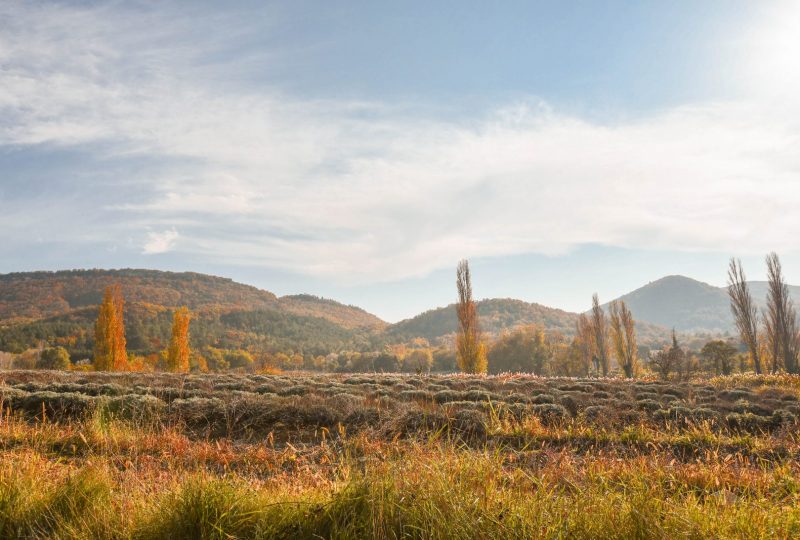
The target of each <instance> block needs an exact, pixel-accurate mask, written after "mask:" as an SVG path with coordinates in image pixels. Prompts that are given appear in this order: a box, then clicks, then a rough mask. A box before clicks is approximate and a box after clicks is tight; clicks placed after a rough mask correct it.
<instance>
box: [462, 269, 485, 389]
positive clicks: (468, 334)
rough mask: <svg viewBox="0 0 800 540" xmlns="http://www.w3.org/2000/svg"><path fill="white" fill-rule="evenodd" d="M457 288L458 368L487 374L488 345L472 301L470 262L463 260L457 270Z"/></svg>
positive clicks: (468, 371) (466, 371) (467, 371)
mask: <svg viewBox="0 0 800 540" xmlns="http://www.w3.org/2000/svg"><path fill="white" fill-rule="evenodd" d="M456 288H457V289H458V303H457V304H456V315H457V316H458V324H459V331H458V335H457V336H456V353H457V357H456V359H457V361H458V367H459V368H460V369H461V371H463V372H465V373H486V371H487V368H488V362H487V359H486V344H484V343H483V341H482V339H481V331H480V327H479V325H478V311H477V308H476V307H475V301H474V300H473V299H472V279H471V277H470V273H469V262H467V261H466V260H463V261H461V262H459V263H458V268H457V269H456Z"/></svg>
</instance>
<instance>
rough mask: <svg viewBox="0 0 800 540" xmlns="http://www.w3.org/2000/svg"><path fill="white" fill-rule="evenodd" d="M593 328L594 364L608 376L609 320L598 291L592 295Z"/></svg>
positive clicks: (597, 369)
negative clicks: (601, 305) (598, 296)
mask: <svg viewBox="0 0 800 540" xmlns="http://www.w3.org/2000/svg"><path fill="white" fill-rule="evenodd" d="M592 330H593V332H594V366H595V371H602V373H603V377H607V376H608V370H609V367H610V366H609V361H608V356H609V354H608V321H607V320H606V314H605V312H604V311H603V308H601V307H600V300H599V299H598V298H597V293H595V294H593V295H592Z"/></svg>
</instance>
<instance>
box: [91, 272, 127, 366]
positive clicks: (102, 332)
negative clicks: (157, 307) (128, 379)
mask: <svg viewBox="0 0 800 540" xmlns="http://www.w3.org/2000/svg"><path fill="white" fill-rule="evenodd" d="M123 308H124V300H123V298H122V289H121V288H120V286H119V285H112V286H109V287H106V290H105V293H104V294H103V302H102V303H101V304H100V310H99V312H98V314H97V321H96V322H95V325H94V368H95V369H96V370H97V371H126V370H127V369H128V352H127V349H126V341H125V321H124V319H123Z"/></svg>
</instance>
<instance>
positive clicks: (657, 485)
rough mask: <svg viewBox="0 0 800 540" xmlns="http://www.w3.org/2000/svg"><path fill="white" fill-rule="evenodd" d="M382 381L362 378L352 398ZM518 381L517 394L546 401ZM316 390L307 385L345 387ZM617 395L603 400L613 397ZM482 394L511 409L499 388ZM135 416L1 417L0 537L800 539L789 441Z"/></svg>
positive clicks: (422, 409)
mask: <svg viewBox="0 0 800 540" xmlns="http://www.w3.org/2000/svg"><path fill="white" fill-rule="evenodd" d="M376 379H380V378H379V377H376V376H369V377H364V380H354V381H353V384H350V385H348V386H349V387H352V388H348V390H350V392H348V393H352V392H355V393H359V392H361V390H360V389H359V388H358V387H360V386H364V385H371V384H375V385H377V382H376ZM9 380H10V378H7V383H8V381H9ZM458 380H463V379H462V378H459V379H458ZM514 380H516V381H518V382H517V383H515V385H514V388H513V391H514V393H515V394H520V393H522V394H524V393H525V392H526V391H527V392H528V395H533V394H535V393H536V392H541V389H537V388H538V386H534V384H532V382H531V381H528V380H525V379H521V382H519V381H520V379H518V378H517V379H514ZM136 381H138V382H141V380H140V379H136ZM190 382H191V381H190ZM204 382H206V381H204ZM257 382H263V381H257ZM317 382H319V383H320V384H317V385H316V386H314V385H311V384H306V385H305V386H307V387H308V388H310V389H311V388H319V389H326V388H327V389H330V388H335V387H336V385H337V384H341V382H340V379H336V378H332V380H331V384H330V385H329V386H327V387H326V386H325V385H324V384H323V382H324V381H317ZM445 382H446V381H439V380H437V381H436V382H435V383H433V384H440V383H445ZM535 383H536V385H539V384H540V383H542V381H541V380H537V381H535ZM131 384H132V383H129V386H130V385H131ZM226 384H228V383H226ZM241 384H242V385H243V387H247V384H249V383H248V382H247V381H244V382H241ZM401 384H408V383H405V382H403V383H401ZM466 384H468V385H472V384H473V382H472V381H469V382H468V383H466ZM528 384H530V388H528V389H527V390H526V388H527V387H526V385H528ZM543 384H545V385H547V384H553V383H550V382H544V383H543ZM558 384H564V383H561V382H559V383H558ZM571 384H584V383H581V382H579V383H575V382H574V381H573V382H572V383H571ZM604 384H605V383H604ZM611 384H612V385H613V386H614V387H613V388H611V390H610V392H617V391H620V390H621V388H622V387H620V386H619V385H617V383H611ZM628 384H632V383H628ZM714 384H715V385H720V387H721V388H744V387H745V386H746V385H744V384H742V383H740V382H739V381H737V382H736V383H735V384H730V385H725V384H722V383H721V381H715V383H714ZM123 386H125V385H123ZM487 386H491V387H492V388H491V391H492V392H493V393H495V394H496V395H498V396H500V397H501V398H502V396H503V395H505V394H503V392H504V388H503V387H502V386H501V385H499V383H497V382H496V381H490V383H489V384H487ZM747 386H748V387H751V388H754V389H757V388H758V387H759V385H757V384H752V385H747ZM769 386H770V387H771V388H781V389H782V388H783V387H781V386H780V385H779V384H772V383H770V384H769ZM131 387H132V386H131ZM209 388H210V386H209ZM354 388H355V389H354ZM63 390H64V391H65V392H67V391H69V392H74V391H75V390H76V388H75V387H74V386H69V387H67V386H65V387H64V388H63ZM201 390H202V389H201ZM679 390H681V391H682V390H683V389H679ZM789 390H791V387H789V389H786V391H787V392H788V391H789ZM37 391H40V390H39V389H37ZM115 391H117V390H115ZM464 391H467V390H464ZM565 391H570V392H571V391H572V390H565ZM205 392H206V393H208V394H210V393H211V391H210V390H205ZM549 392H550V393H549V394H548V395H551V394H552V395H556V396H557V395H558V392H557V391H555V390H552V389H551V390H549ZM363 393H365V392H363ZM648 393H650V392H648ZM756 393H757V392H756ZM306 394H308V395H304V396H301V397H298V396H294V397H291V398H290V397H287V398H280V399H300V400H302V399H310V400H312V401H313V399H314V398H313V394H314V392H313V391H312V390H309V391H308V392H307V393H306ZM309 395H310V396H311V397H309ZM537 395H538V394H537ZM590 395H591V394H590ZM269 399H272V400H273V401H266V402H265V403H267V404H272V403H283V402H282V401H274V399H275V398H269ZM600 399H608V398H600ZM631 399H633V398H631ZM769 399H771V398H769ZM134 401H135V400H134ZM339 401H341V403H342V404H343V405H342V406H345V407H348V408H352V407H354V406H356V407H358V406H361V405H359V403H360V402H358V403H357V402H355V401H354V400H353V399H351V398H347V399H340V400H339ZM293 403H295V405H297V404H299V403H302V402H300V401H298V402H293ZM366 403H367V401H364V404H365V405H363V406H367V405H366ZM145 405H148V408H147V414H146V415H138V414H136V415H129V414H118V412H119V411H118V410H116V409H113V410H112V409H110V408H108V407H100V408H95V409H93V410H92V411H91V413H90V414H88V415H86V416H83V417H73V416H71V415H70V416H66V417H56V418H50V417H48V416H47V415H44V419H42V417H41V416H36V415H33V416H31V415H28V414H24V413H23V412H19V413H14V412H13V410H12V411H11V413H10V414H9V413H8V411H5V412H4V414H3V417H2V419H0V539H4V538H60V539H89V538H92V539H94V538H99V539H130V540H134V539H141V540H145V539H161V538H174V539H182V538H186V539H190V538H191V539H195V538H201V539H231V538H265V539H266V538H334V539H337V538H340V539H345V538H347V539H349V538H380V539H398V538H431V539H461V538H476V539H484V538H485V539H494V538H501V539H502V538H508V539H516V538H553V539H561V538H570V539H573V538H574V539H584V538H586V539H589V538H620V539H622V538H642V539H650V538H653V539H659V538H669V539H676V538H787V539H788V538H796V537H799V536H800V466H799V465H798V459H797V457H798V456H799V455H800V438H798V435H797V433H796V430H794V429H781V430H776V431H769V432H767V431H761V432H754V433H741V432H736V431H733V430H727V429H722V430H721V429H719V428H718V427H717V426H714V425H713V424H712V423H711V422H707V421H705V422H702V421H701V422H697V423H688V424H687V423H685V422H676V423H666V424H664V423H656V422H648V421H644V420H643V421H641V422H639V423H635V424H628V425H623V424H620V423H617V422H611V423H607V422H603V421H601V420H602V419H600V420H597V421H595V420H592V421H589V420H587V419H585V418H583V416H581V415H580V414H577V415H576V416H574V417H571V418H569V419H567V420H564V421H558V422H551V421H548V420H547V418H546V417H541V418H540V417H538V416H536V415H533V416H521V417H517V416H513V415H511V416H510V415H505V414H502V412H501V410H500V409H501V408H502V407H499V408H498V407H496V406H495V404H494V403H492V404H491V405H489V406H488V408H487V410H486V412H485V415H484V416H481V414H483V413H479V412H478V410H477V409H468V410H464V411H462V412H468V413H469V414H466V415H462V417H461V418H462V421H464V422H467V423H466V424H465V425H466V426H467V427H468V428H469V427H471V426H473V425H474V424H473V422H475V421H478V420H479V421H480V422H482V425H483V431H482V432H481V433H480V436H479V437H475V436H474V433H472V434H470V436H464V434H465V432H464V431H459V430H457V429H455V427H457V426H459V424H457V423H453V422H454V421H455V417H454V416H453V420H452V421H450V423H446V422H445V423H442V422H444V420H442V419H446V418H448V417H447V414H449V413H448V412H447V411H448V409H447V408H446V407H448V406H449V404H448V403H444V404H441V405H439V404H436V403H433V402H431V401H425V402H424V403H422V404H417V403H416V402H415V403H413V404H408V405H406V406H404V407H399V408H398V407H394V408H390V409H389V411H390V412H391V414H388V413H387V412H386V411H384V412H383V413H381V414H383V416H382V417H381V422H383V423H382V424H381V425H372V424H369V423H368V424H367V425H366V427H364V428H358V429H356V426H355V424H354V425H345V424H342V423H339V424H338V425H337V426H335V427H330V428H328V427H318V428H315V429H311V427H310V425H307V426H305V428H307V429H305V430H302V432H300V431H297V430H298V424H297V422H294V423H293V422H286V421H285V420H284V419H283V418H278V420H277V422H271V423H270V424H269V426H270V431H269V433H267V434H262V433H257V432H251V433H250V435H249V436H242V435H241V433H240V432H239V431H237V430H233V431H232V433H235V434H236V435H235V436H218V435H213V434H210V433H208V432H206V433H204V434H199V433H198V432H197V431H196V430H193V429H189V428H188V426H186V425H185V424H183V423H182V422H180V421H177V422H176V421H173V419H172V418H171V417H170V416H169V415H170V414H171V413H170V409H169V407H170V405H169V403H167V404H166V405H164V406H161V405H159V406H157V407H155V409H154V410H155V412H152V410H151V407H149V405H152V404H151V403H148V402H145ZM533 405H536V404H533ZM712 405H713V403H712ZM261 406H262V407H265V408H264V409H263V410H264V411H266V412H269V407H268V405H264V404H262V405H261ZM317 406H318V403H316V402H314V404H313V407H317ZM587 406H589V405H587ZM137 410H138V409H137ZM259 410H262V409H259ZM281 410H283V409H281ZM309 410H311V409H309ZM347 410H349V409H347ZM347 410H342V411H341V413H342V414H340V415H339V417H341V418H345V417H346V416H345V413H347ZM358 410H360V409H357V411H358ZM414 411H416V412H414ZM426 411H427V412H426ZM123 412H124V411H123ZM266 412H265V414H266ZM408 412H414V414H415V415H419V414H422V416H412V417H411V418H410V419H409V418H407V419H406V423H405V424H403V425H404V426H405V429H406V430H411V431H412V432H411V433H402V434H401V433H400V432H398V431H397V430H395V429H394V428H393V426H395V425H396V424H395V423H393V422H396V421H397V418H399V417H397V416H396V414H400V415H402V414H406V413H408ZM303 414H306V415H307V414H308V413H303ZM426 414H428V415H430V416H425V415H426ZM154 415H155V416H154ZM159 415H160V416H159ZM301 416H302V415H301ZM159 418H160V419H161V421H159ZM476 418H477V420H476ZM465 419H466V420H465ZM411 420H413V422H412V421H411ZM434 420H435V422H434V423H435V426H434V428H431V427H430V424H431V422H432V421H434ZM229 421H230V419H229ZM248 422H254V420H248ZM248 425H255V424H248ZM414 426H416V428H415V429H417V430H418V431H416V432H413V428H414Z"/></svg>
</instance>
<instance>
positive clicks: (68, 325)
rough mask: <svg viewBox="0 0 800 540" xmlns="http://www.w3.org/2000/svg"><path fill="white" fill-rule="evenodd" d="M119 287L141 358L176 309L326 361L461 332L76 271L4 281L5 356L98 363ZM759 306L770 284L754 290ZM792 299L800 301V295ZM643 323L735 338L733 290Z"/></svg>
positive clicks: (665, 294)
mask: <svg viewBox="0 0 800 540" xmlns="http://www.w3.org/2000/svg"><path fill="white" fill-rule="evenodd" d="M113 283H118V284H120V286H121V287H122V291H123V295H124V297H125V300H126V330H127V337H128V343H129V348H130V350H131V351H132V352H136V353H140V354H144V353H149V352H154V351H157V350H160V349H162V348H163V347H164V346H165V344H166V341H167V340H168V338H169V330H170V323H171V319H170V317H171V314H172V310H173V309H174V308H175V307H177V306H181V305H186V306H188V307H189V308H190V309H191V310H192V312H193V313H194V319H193V323H192V339H193V346H200V347H202V346H206V345H213V346H218V347H223V348H249V349H252V350H271V351H284V352H286V351H295V352H303V353H310V354H315V355H316V354H326V353H328V352H335V351H341V350H362V351H365V350H379V349H381V348H382V347H383V346H384V345H385V344H389V343H402V342H408V341H411V340H413V339H415V338H424V339H426V340H428V341H429V342H431V343H448V342H449V338H450V337H452V335H453V334H454V332H455V330H456V316H455V308H454V306H453V305H449V306H446V307H440V308H436V309H432V310H429V311H426V312H424V313H421V314H420V315H417V316H416V317H413V318H410V319H407V320H404V321H400V322H398V323H396V324H387V323H386V322H384V321H382V320H381V319H380V318H378V317H376V316H375V315H372V314H371V313H368V312H366V311H365V310H363V309H361V308H359V307H356V306H348V305H344V304H341V303H339V302H336V301H334V300H329V299H325V298H320V297H317V296H312V295H308V294H301V295H290V296H283V297H277V296H276V295H274V294H273V293H271V292H268V291H264V290H261V289H258V288H256V287H252V286H250V285H244V284H241V283H236V282H235V281H233V280H230V279H227V278H221V277H216V276H209V275H205V274H198V273H193V272H161V271H157V270H133V269H124V270H68V271H60V272H28V273H15V274H5V275H0V350H5V351H14V352H19V351H20V350H24V349H25V348H28V347H32V346H35V345H36V344H38V343H40V342H42V341H46V342H50V343H58V344H62V345H65V346H67V347H68V348H69V349H70V352H71V353H73V354H75V355H77V356H79V357H81V356H88V355H90V351H91V346H92V338H93V321H94V318H95V317H96V313H97V305H98V303H99V302H100V299H101V297H102V293H103V290H104V289H105V287H106V286H108V285H111V284H113ZM752 289H753V293H754V296H755V297H756V298H757V299H760V298H763V296H764V291H765V284H764V283H760V282H753V283H752ZM792 293H793V294H794V295H795V296H796V297H798V298H800V288H797V287H793V288H792ZM622 299H624V300H625V301H626V302H627V303H628V304H629V306H630V307H631V310H632V311H633V313H634V316H635V317H636V319H637V330H638V333H639V338H640V342H641V343H642V344H659V343H663V342H665V340H666V339H667V337H668V333H669V330H668V329H669V328H672V327H675V328H676V329H678V330H679V331H681V332H696V331H705V332H718V331H732V320H731V317H730V314H729V308H728V300H727V296H726V291H725V289H724V288H719V287H713V286H711V285H708V284H705V283H701V282H699V281H695V280H693V279H689V278H686V277H682V276H668V277H665V278H663V279H660V280H658V281H655V282H652V283H649V284H648V285H645V286H644V287H642V288H640V289H637V290H635V291H633V292H631V293H629V294H626V295H625V296H623V297H622ZM478 313H479V315H480V318H481V324H482V327H483V330H484V331H485V332H486V333H487V334H488V335H489V336H496V335H498V334H499V333H501V332H502V331H504V330H510V329H513V328H514V327H517V326H520V325H525V324H538V325H541V326H543V327H544V328H545V329H546V330H547V331H548V332H559V333H562V334H564V335H567V336H569V335H572V333H573V331H574V327H575V320H576V318H577V316H578V315H577V314H576V313H570V312H567V311H563V310H560V309H555V308H550V307H546V306H543V305H540V304H535V303H529V302H524V301H521V300H515V299H511V298H494V299H487V300H481V301H479V302H478Z"/></svg>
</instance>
